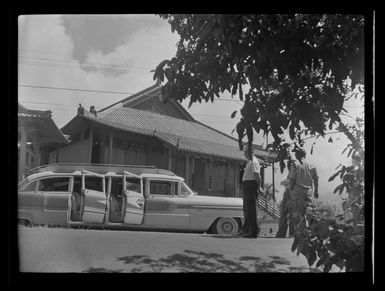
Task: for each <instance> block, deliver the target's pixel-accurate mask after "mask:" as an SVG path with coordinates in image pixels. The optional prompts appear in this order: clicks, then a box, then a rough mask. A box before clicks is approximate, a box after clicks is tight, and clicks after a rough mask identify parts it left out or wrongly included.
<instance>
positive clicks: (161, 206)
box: [145, 179, 190, 229]
mask: <svg viewBox="0 0 385 291" xmlns="http://www.w3.org/2000/svg"><path fill="white" fill-rule="evenodd" d="M179 193H180V183H179V182H178V181H172V180H166V179H162V180H160V179H147V181H146V208H145V224H146V225H148V226H155V227H161V228H168V229H173V228H175V229H183V228H188V227H189V223H190V217H189V207H188V205H189V201H188V198H187V197H183V196H179Z"/></svg>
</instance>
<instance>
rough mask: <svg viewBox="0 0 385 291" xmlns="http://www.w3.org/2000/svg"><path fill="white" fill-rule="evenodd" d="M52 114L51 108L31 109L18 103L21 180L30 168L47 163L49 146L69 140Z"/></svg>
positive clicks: (19, 175)
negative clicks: (46, 153) (45, 109)
mask: <svg viewBox="0 0 385 291" xmlns="http://www.w3.org/2000/svg"><path fill="white" fill-rule="evenodd" d="M51 115H52V113H51V111H49V110H48V111H42V110H31V109H27V108H25V107H24V106H22V105H20V104H19V105H18V113H17V116H18V161H19V165H18V166H19V173H18V179H19V180H21V179H22V178H23V175H24V174H25V172H26V171H28V170H29V169H31V168H34V167H37V166H40V165H41V164H42V163H45V160H44V159H45V156H44V153H45V151H46V148H47V147H52V145H54V144H61V143H63V144H65V143H67V142H68V136H66V135H64V134H63V133H62V132H61V131H60V129H59V128H58V127H57V126H56V124H55V122H54V121H53V120H52V118H51Z"/></svg>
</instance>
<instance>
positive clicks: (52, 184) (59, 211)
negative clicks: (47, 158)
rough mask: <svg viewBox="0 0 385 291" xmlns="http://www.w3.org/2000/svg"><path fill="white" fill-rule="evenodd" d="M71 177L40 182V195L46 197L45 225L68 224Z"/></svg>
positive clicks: (53, 178) (58, 177)
mask: <svg viewBox="0 0 385 291" xmlns="http://www.w3.org/2000/svg"><path fill="white" fill-rule="evenodd" d="M69 186H70V177H69V176H53V177H47V178H43V179H40V180H39V184H38V193H37V194H38V195H39V194H40V195H43V197H44V206H43V208H44V214H43V220H44V222H43V223H47V224H58V225H65V224H67V211H68V199H69V197H70V196H71V193H70V190H69Z"/></svg>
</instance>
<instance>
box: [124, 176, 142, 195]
mask: <svg viewBox="0 0 385 291" xmlns="http://www.w3.org/2000/svg"><path fill="white" fill-rule="evenodd" d="M126 189H127V190H130V191H134V192H138V193H140V179H137V178H127V179H126Z"/></svg>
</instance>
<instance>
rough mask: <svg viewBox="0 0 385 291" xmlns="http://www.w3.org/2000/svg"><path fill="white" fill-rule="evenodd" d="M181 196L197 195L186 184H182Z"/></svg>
mask: <svg viewBox="0 0 385 291" xmlns="http://www.w3.org/2000/svg"><path fill="white" fill-rule="evenodd" d="M181 185H182V187H181V195H196V194H197V193H196V192H194V191H193V190H191V188H190V187H189V186H187V184H186V183H185V182H182V183H181Z"/></svg>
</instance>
